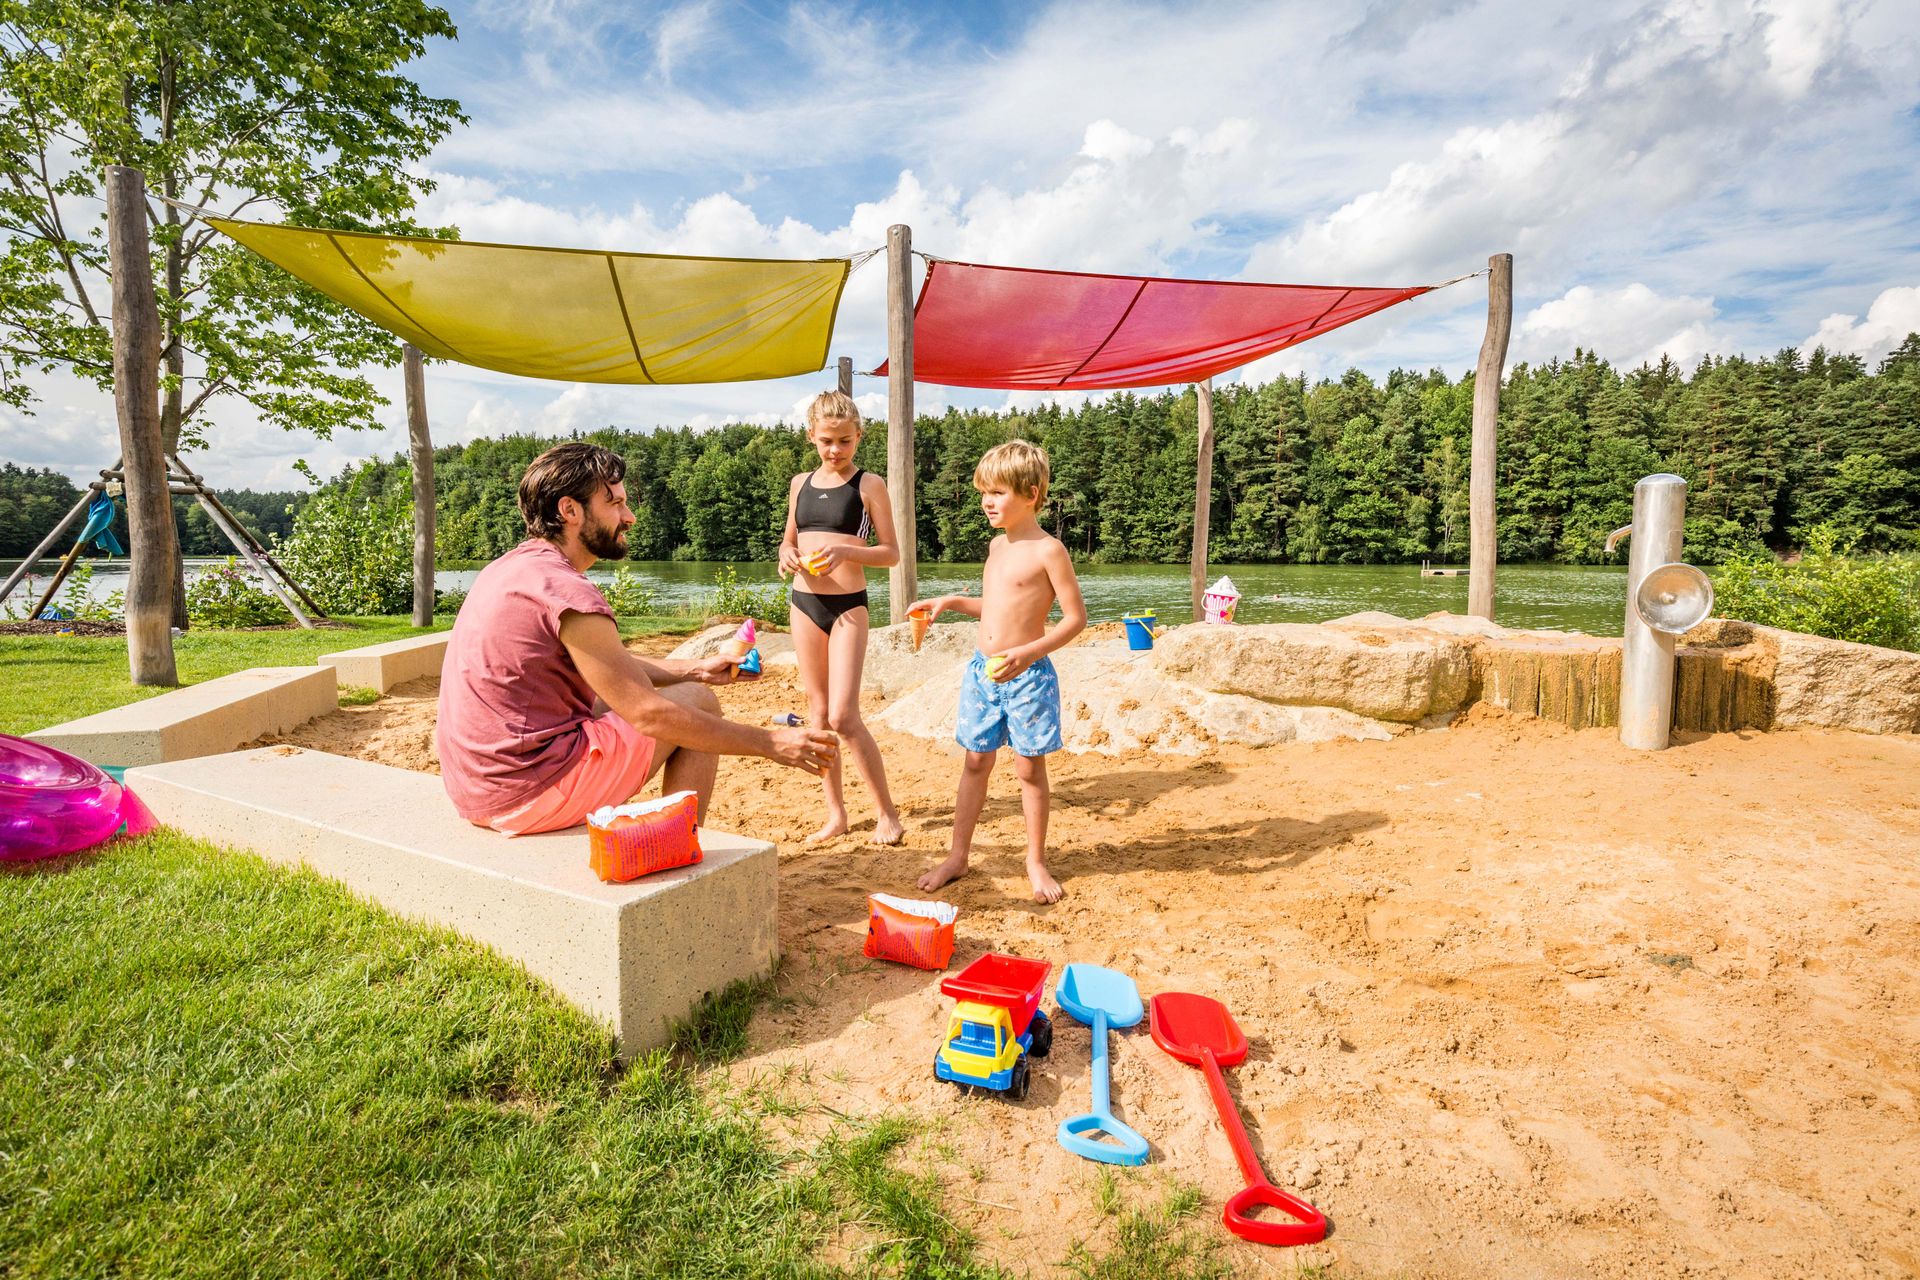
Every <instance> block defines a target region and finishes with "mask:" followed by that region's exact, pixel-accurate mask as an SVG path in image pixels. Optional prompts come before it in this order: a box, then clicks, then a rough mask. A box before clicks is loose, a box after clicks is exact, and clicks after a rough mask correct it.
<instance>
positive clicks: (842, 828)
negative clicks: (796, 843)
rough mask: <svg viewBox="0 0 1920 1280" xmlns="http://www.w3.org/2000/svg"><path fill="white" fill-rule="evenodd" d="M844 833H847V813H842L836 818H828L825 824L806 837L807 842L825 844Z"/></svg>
mask: <svg viewBox="0 0 1920 1280" xmlns="http://www.w3.org/2000/svg"><path fill="white" fill-rule="evenodd" d="M845 834H847V815H846V814H844V813H843V814H841V815H840V816H839V817H837V818H828V819H827V825H826V826H824V827H822V828H820V829H819V830H818V831H816V832H814V833H813V834H812V835H810V836H808V837H807V843H808V844H825V843H826V842H827V841H829V840H832V839H834V838H836V837H838V836H843V835H845Z"/></svg>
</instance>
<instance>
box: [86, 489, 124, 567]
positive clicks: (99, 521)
mask: <svg viewBox="0 0 1920 1280" xmlns="http://www.w3.org/2000/svg"><path fill="white" fill-rule="evenodd" d="M119 512H120V507H119V505H118V504H117V503H115V502H114V500H113V499H112V498H109V497H108V496H107V495H106V494H104V493H96V494H94V495H93V500H92V501H91V502H89V503H87V523H86V524H85V525H83V526H82V527H81V529H80V536H79V537H78V538H76V539H74V541H76V542H82V543H85V542H91V543H93V545H94V546H96V547H98V548H99V549H100V550H102V551H104V552H106V553H107V554H108V555H112V556H124V555H125V554H127V549H126V548H125V547H123V546H121V545H120V539H119V538H118V537H116V536H115V535H114V532H113V518H114V516H116V515H118V514H119Z"/></svg>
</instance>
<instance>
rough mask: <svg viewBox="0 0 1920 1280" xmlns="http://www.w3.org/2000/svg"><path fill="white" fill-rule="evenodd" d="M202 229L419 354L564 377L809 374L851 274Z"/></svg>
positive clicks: (821, 354)
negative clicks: (250, 253)
mask: <svg viewBox="0 0 1920 1280" xmlns="http://www.w3.org/2000/svg"><path fill="white" fill-rule="evenodd" d="M209 221H210V222H212V224H213V225H214V226H216V227H218V228H219V229H220V230H221V231H223V232H225V233H226V234H227V235H229V236H232V237H233V238H234V239H235V240H238V241H239V242H240V243H241V244H243V245H245V246H246V247H247V248H249V249H251V250H253V251H254V252H255V253H257V254H259V255H260V256H261V257H263V258H265V259H267V260H268V261H269V262H273V263H275V264H277V265H279V266H281V267H284V268H285V269H286V270H288V271H290V272H292V273H293V274H294V275H296V276H298V277H300V279H302V280H304V281H306V282H307V283H308V284H310V285H312V286H313V287H314V288H316V289H318V290H320V292H322V293H324V294H326V295H327V296H328V297H330V298H332V299H334V300H335V301H337V302H340V303H342V304H343V305H345V306H348V307H351V308H352V309H353V310H355V311H357V312H359V313H360V314H361V315H363V316H365V317H366V318H367V319H369V320H371V321H373V322H374V323H375V324H377V325H379V326H380V327H381V328H383V329H386V330H388V331H390V332H392V333H396V334H398V335H399V336H400V337H402V338H405V339H406V340H407V341H408V342H411V343H412V344H413V345H414V346H416V347H418V348H420V349H421V350H422V351H424V352H426V353H427V354H428V355H430V356H437V357H439V358H441V359H445V360H458V361H460V362H461V363H463V364H471V365H478V366H480V367H481V368H483V369H497V370H499V371H500V372H501V373H512V374H518V375H520V376H522V377H528V378H558V379H562V380H565V381H569V382H640V383H647V382H746V381H750V380H752V379H757V378H785V377H791V376H793V375H794V374H801V373H812V372H814V371H815V370H818V369H820V368H821V367H823V366H824V365H825V364H826V361H827V344H828V341H829V339H830V338H831V337H832V335H833V319H834V314H835V312H836V311H838V309H839V306H840V293H841V290H842V289H844V288H845V287H846V283H847V273H848V270H849V263H848V260H847V259H845V258H824V259H816V260H810V261H785V260H775V259H765V258H689V257H678V256H672V255H666V254H650V253H606V252H602V251H599V250H590V249H543V248H537V247H533V246H529V245H509V244H479V243H474V242H471V241H462V240H430V239H426V238H423V237H417V236H387V235H368V234H365V233H362V232H354V231H323V230H314V229H311V228H307V227H288V226H276V225H272V224H268V223H261V222H240V221H235V220H233V219H231V218H210V219H209Z"/></svg>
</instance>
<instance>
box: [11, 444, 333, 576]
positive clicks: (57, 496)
mask: <svg viewBox="0 0 1920 1280" xmlns="http://www.w3.org/2000/svg"><path fill="white" fill-rule="evenodd" d="M80 494H81V487H80V486H79V485H77V484H75V483H74V482H73V481H71V480H69V479H67V477H66V476H64V475H62V474H60V473H59V472H58V471H52V470H48V469H45V468H39V467H21V466H18V465H16V464H14V463H11V462H5V463H0V560H17V559H19V558H20V557H22V556H25V555H27V554H29V553H31V552H32V550H33V549H34V548H35V547H37V546H39V545H40V539H42V538H44V537H46V536H47V534H48V533H50V532H52V530H53V526H54V525H56V524H58V523H60V517H62V516H64V515H66V514H67V512H69V511H71V510H72V509H73V504H74V503H76V502H78V501H79V500H80ZM213 494H214V496H215V497H217V498H219V499H220V501H221V503H223V504H224V505H225V506H226V508H227V510H229V511H231V512H233V513H234V514H235V515H237V516H239V517H240V518H241V520H243V521H244V522H245V523H246V525H247V527H248V528H249V529H252V530H253V531H254V533H256V534H258V535H259V536H260V537H262V538H269V537H277V538H282V539H284V538H285V537H286V536H287V535H288V534H289V533H290V532H292V530H293V520H294V513H295V512H296V511H298V509H299V507H300V505H301V504H302V503H304V502H305V501H306V500H307V495H306V494H305V493H290V492H280V493H256V492H254V491H253V490H251V489H215V490H214V491H213ZM82 518H83V519H84V517H82ZM173 525H174V529H175V530H176V531H177V532H178V534H179V536H180V549H181V552H182V553H183V554H185V555H190V556H226V555H233V554H234V550H233V544H232V543H230V542H228V541H227V539H226V535H224V534H222V533H221V532H220V530H219V529H218V528H216V527H215V526H214V523H213V521H212V520H211V519H210V518H209V517H208V515H207V512H206V508H204V507H202V506H201V505H200V504H199V503H198V502H196V501H194V500H193V499H192V498H183V497H177V496H176V497H175V498H174V500H173ZM78 531H79V527H78V526H77V525H76V526H75V527H74V529H73V530H72V531H71V532H70V533H69V534H68V535H67V536H65V537H63V538H61V540H60V541H59V543H57V544H56V545H55V547H54V548H53V550H52V551H49V552H48V554H49V555H65V554H66V553H67V550H68V548H70V547H72V546H73V536H72V535H73V534H74V533H77V532H78ZM113 531H114V533H115V534H116V535H117V536H118V537H119V539H120V544H121V545H122V546H125V545H127V513H126V510H125V508H124V505H123V506H122V509H121V510H120V512H119V513H118V514H117V515H116V516H115V517H114V523H113ZM269 545H271V544H269Z"/></svg>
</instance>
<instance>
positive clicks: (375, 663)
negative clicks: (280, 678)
mask: <svg viewBox="0 0 1920 1280" xmlns="http://www.w3.org/2000/svg"><path fill="white" fill-rule="evenodd" d="M450 634H451V633H450V632H446V631H436V632H434V633H433V634H431V635H424V636H408V637H407V638H406V639H404V640H389V641H387V642H386V643H385V644H370V645H365V646H362V647H361V648H358V649H343V650H341V651H340V652H339V653H325V654H321V655H320V665H321V666H323V667H332V668H333V669H334V670H335V671H337V672H339V673H340V687H341V688H343V689H344V688H346V687H347V686H348V685H357V686H359V687H360V688H362V689H373V690H375V691H377V692H379V693H385V692H386V691H387V690H389V689H391V688H393V686H395V685H397V684H405V683H406V682H407V681H409V680H418V679H420V678H421V677H423V676H438V675H439V674H440V664H441V663H442V662H444V661H445V660H446V657H447V638H448V636H449V635H450Z"/></svg>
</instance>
